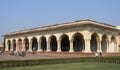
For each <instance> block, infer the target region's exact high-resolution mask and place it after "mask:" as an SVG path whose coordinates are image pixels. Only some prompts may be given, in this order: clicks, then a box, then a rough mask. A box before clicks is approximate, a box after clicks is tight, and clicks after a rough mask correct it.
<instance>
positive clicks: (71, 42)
mask: <svg viewBox="0 0 120 70" xmlns="http://www.w3.org/2000/svg"><path fill="white" fill-rule="evenodd" d="M69 52H74V50H73V39H70V50H69Z"/></svg>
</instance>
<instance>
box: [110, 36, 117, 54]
mask: <svg viewBox="0 0 120 70" xmlns="http://www.w3.org/2000/svg"><path fill="white" fill-rule="evenodd" d="M115 50H116V39H115V36H112V37H111V41H110V52H115Z"/></svg>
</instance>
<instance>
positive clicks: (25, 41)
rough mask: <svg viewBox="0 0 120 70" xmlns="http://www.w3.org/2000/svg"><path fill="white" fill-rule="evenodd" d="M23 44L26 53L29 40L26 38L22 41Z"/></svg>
mask: <svg viewBox="0 0 120 70" xmlns="http://www.w3.org/2000/svg"><path fill="white" fill-rule="evenodd" d="M24 44H25V51H28V50H29V39H28V38H27V37H26V38H25V39H24Z"/></svg>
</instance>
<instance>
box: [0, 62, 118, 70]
mask: <svg viewBox="0 0 120 70" xmlns="http://www.w3.org/2000/svg"><path fill="white" fill-rule="evenodd" d="M0 70H120V64H112V63H95V62H79V63H67V64H51V65H37V66H26V67H10V68H0Z"/></svg>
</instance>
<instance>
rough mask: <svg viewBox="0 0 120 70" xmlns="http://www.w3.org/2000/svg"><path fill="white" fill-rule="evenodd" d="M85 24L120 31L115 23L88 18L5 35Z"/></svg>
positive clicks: (10, 34)
mask: <svg viewBox="0 0 120 70" xmlns="http://www.w3.org/2000/svg"><path fill="white" fill-rule="evenodd" d="M84 25H92V26H99V27H104V28H107V29H111V30H115V31H120V30H119V29H117V28H115V26H113V25H109V24H105V23H101V22H97V21H93V20H90V19H86V20H77V21H74V22H68V23H62V24H55V25H50V26H44V27H37V28H32V29H26V30H21V31H16V32H11V33H7V34H5V35H3V36H4V37H6V36H12V35H22V34H29V33H34V32H40V31H52V30H57V29H66V28H71V27H79V26H84Z"/></svg>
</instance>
